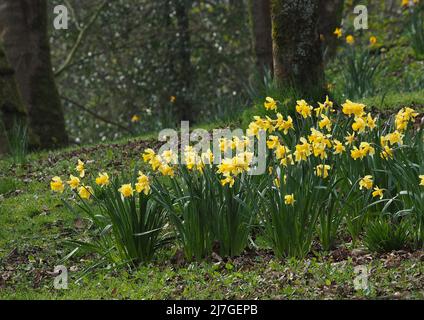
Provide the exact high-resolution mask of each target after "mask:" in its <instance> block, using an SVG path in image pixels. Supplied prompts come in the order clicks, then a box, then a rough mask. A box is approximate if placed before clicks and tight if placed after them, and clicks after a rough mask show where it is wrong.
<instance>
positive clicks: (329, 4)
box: [319, 0, 344, 61]
mask: <svg viewBox="0 0 424 320" xmlns="http://www.w3.org/2000/svg"><path fill="white" fill-rule="evenodd" d="M343 7H344V0H320V1H319V33H320V34H322V35H323V36H324V58H325V61H329V60H331V59H332V58H333V57H334V56H335V54H336V51H337V43H338V39H337V37H336V36H335V35H334V30H335V29H336V28H337V27H340V25H341V22H342V17H343Z"/></svg>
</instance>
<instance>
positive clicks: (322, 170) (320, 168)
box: [315, 164, 331, 179]
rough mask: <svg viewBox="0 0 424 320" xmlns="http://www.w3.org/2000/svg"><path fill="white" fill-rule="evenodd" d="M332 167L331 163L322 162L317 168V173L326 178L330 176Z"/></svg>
mask: <svg viewBox="0 0 424 320" xmlns="http://www.w3.org/2000/svg"><path fill="white" fill-rule="evenodd" d="M330 169H331V167H330V166H329V165H323V164H320V165H318V166H317V167H316V168H315V175H316V176H317V177H323V178H324V179H326V178H327V177H328V170H330Z"/></svg>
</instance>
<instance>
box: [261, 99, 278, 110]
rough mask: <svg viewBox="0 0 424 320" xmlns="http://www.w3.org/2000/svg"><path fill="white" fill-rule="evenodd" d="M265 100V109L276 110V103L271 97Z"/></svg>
mask: <svg viewBox="0 0 424 320" xmlns="http://www.w3.org/2000/svg"><path fill="white" fill-rule="evenodd" d="M265 100H266V101H265V103H264V106H265V109H267V110H274V111H275V110H277V101H275V100H274V99H273V98H271V97H266V99H265Z"/></svg>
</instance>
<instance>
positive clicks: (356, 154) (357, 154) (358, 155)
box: [350, 147, 366, 160]
mask: <svg viewBox="0 0 424 320" xmlns="http://www.w3.org/2000/svg"><path fill="white" fill-rule="evenodd" d="M365 155H366V154H365V153H364V150H361V149H358V148H357V147H354V148H353V149H352V150H351V151H350V156H351V157H352V158H353V160H358V159H363V158H364V157H365Z"/></svg>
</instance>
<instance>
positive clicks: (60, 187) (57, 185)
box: [50, 177, 65, 193]
mask: <svg viewBox="0 0 424 320" xmlns="http://www.w3.org/2000/svg"><path fill="white" fill-rule="evenodd" d="M50 188H51V190H52V191H54V192H57V193H63V191H64V190H65V185H64V184H63V182H62V179H61V178H60V177H53V178H52V181H51V182H50Z"/></svg>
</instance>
